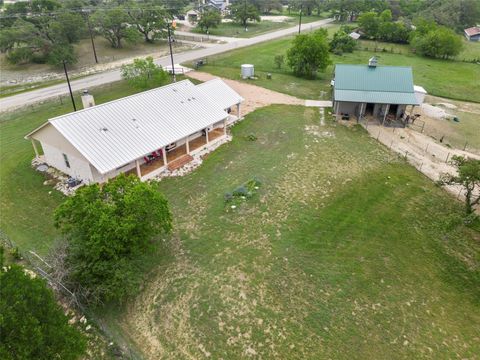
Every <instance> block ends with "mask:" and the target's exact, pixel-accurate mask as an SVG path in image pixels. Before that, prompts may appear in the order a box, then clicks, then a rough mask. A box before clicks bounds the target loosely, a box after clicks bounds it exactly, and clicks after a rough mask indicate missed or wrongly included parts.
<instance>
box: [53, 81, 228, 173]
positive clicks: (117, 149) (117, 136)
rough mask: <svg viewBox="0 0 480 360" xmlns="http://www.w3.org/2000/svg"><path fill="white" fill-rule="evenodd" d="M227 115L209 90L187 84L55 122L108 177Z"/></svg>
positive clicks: (71, 115)
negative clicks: (112, 172) (207, 91)
mask: <svg viewBox="0 0 480 360" xmlns="http://www.w3.org/2000/svg"><path fill="white" fill-rule="evenodd" d="M227 116H228V114H227V113H226V112H225V111H224V110H223V108H222V107H221V106H218V105H217V104H215V103H214V101H212V100H211V99H210V97H209V96H208V95H207V94H206V93H205V92H204V91H201V90H200V89H199V88H198V87H197V86H195V85H194V84H193V83H191V82H190V81H189V80H183V81H180V82H178V83H174V84H171V85H167V86H163V87H160V88H156V89H153V90H149V91H145V92H142V93H139V94H135V95H132V96H128V97H125V98H121V99H118V100H114V101H110V102H108V103H104V104H101V105H97V106H94V107H91V108H87V109H83V110H80V111H77V112H73V113H70V114H66V115H62V116H58V117H56V118H53V119H50V120H49V123H50V124H52V125H53V126H54V127H55V128H56V129H57V130H58V131H59V132H60V133H61V134H62V135H63V136H64V137H65V138H66V139H67V140H68V141H69V142H70V143H71V144H72V145H73V146H74V147H75V148H76V149H77V150H78V151H79V152H80V153H81V154H82V155H83V156H85V158H86V159H87V160H88V161H89V162H90V163H91V164H92V165H93V166H94V167H95V168H96V169H97V170H98V171H99V172H100V173H101V174H105V173H107V172H109V171H112V170H114V169H116V168H119V167H121V166H123V165H125V164H128V163H129V162H131V161H133V160H135V159H138V158H141V157H143V156H145V155H146V154H149V153H151V152H152V151H154V150H157V149H160V148H162V147H163V146H165V145H168V144H170V143H172V142H175V141H177V140H179V139H182V138H184V137H186V136H187V135H190V134H193V133H195V132H198V131H200V130H202V129H204V128H206V127H208V126H210V125H211V124H213V123H215V122H218V121H221V120H223V119H225V118H226V117H227Z"/></svg>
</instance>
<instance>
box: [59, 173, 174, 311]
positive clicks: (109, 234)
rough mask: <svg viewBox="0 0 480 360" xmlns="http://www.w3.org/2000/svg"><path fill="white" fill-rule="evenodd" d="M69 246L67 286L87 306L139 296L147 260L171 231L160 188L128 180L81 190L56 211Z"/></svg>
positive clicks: (169, 214) (130, 178) (117, 178)
mask: <svg viewBox="0 0 480 360" xmlns="http://www.w3.org/2000/svg"><path fill="white" fill-rule="evenodd" d="M54 220H55V222H54V224H55V226H56V227H57V228H58V229H60V231H61V233H62V234H64V235H65V236H66V238H67V241H68V249H67V256H66V259H65V261H66V263H65V266H66V268H67V269H66V270H67V271H68V281H69V282H68V283H69V285H70V286H71V287H73V288H74V289H76V290H79V291H81V292H82V294H83V296H84V299H85V301H87V302H90V303H92V304H97V303H101V302H105V301H118V302H121V301H123V300H125V299H126V298H127V297H128V296H129V295H131V294H132V293H134V292H135V291H137V290H138V287H139V284H140V281H141V279H142V276H141V274H142V271H141V266H142V255H145V254H146V253H147V252H148V251H149V250H152V247H153V246H154V244H155V243H154V242H153V238H154V237H155V236H157V235H160V234H163V233H169V232H170V231H171V229H172V216H171V213H170V210H169V207H168V202H167V200H166V199H165V198H164V197H163V195H162V194H160V193H159V192H158V190H157V188H156V184H155V183H154V182H153V183H145V182H141V181H140V180H139V179H138V178H137V177H135V176H133V175H130V176H126V175H124V174H122V175H119V176H118V177H116V178H115V179H113V180H111V181H109V182H107V183H106V184H103V185H102V186H100V185H98V184H93V185H89V186H85V187H83V188H81V189H79V190H78V191H77V192H76V194H75V195H74V196H72V197H70V198H68V199H67V200H66V201H65V202H64V203H63V204H61V205H60V206H59V207H58V208H57V209H56V211H55V216H54Z"/></svg>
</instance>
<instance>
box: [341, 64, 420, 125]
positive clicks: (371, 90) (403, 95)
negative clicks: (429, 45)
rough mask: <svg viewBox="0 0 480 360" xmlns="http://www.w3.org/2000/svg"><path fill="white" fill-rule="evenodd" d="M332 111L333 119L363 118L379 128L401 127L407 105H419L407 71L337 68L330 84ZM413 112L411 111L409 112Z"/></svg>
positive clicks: (398, 67) (399, 69) (370, 67)
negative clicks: (374, 121)
mask: <svg viewBox="0 0 480 360" xmlns="http://www.w3.org/2000/svg"><path fill="white" fill-rule="evenodd" d="M333 86H334V89H333V109H334V113H335V115H336V116H337V118H344V119H350V118H353V117H355V118H356V119H357V121H359V120H361V119H363V118H370V119H372V120H378V121H380V123H381V124H385V125H387V124H391V123H396V122H397V121H398V122H399V123H400V124H401V123H402V121H403V119H404V117H405V112H406V108H407V106H408V105H412V106H415V105H419V101H418V99H417V97H416V96H415V90H414V85H413V74H412V68H411V67H403V66H379V65H378V64H377V59H376V58H375V57H373V58H371V59H370V60H369V64H368V65H347V64H337V65H336V66H335V74H334V82H333ZM412 109H413V108H412Z"/></svg>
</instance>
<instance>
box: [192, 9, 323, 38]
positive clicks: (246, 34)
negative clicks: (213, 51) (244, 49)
mask: <svg viewBox="0 0 480 360" xmlns="http://www.w3.org/2000/svg"><path fill="white" fill-rule="evenodd" d="M286 16H290V17H291V18H290V19H289V20H287V21H281V22H276V21H268V20H264V21H260V22H254V23H252V22H249V23H248V26H247V29H248V31H245V28H244V27H243V26H242V25H241V24H239V23H236V22H224V23H221V24H220V25H218V27H216V28H211V29H209V33H210V35H216V36H227V37H239V38H250V37H254V36H257V35H260V34H264V33H267V32H271V31H275V30H280V29H286V28H289V27H292V26H295V25H297V24H298V21H299V18H298V15H293V14H292V15H286ZM321 19H324V17H323V16H302V24H308V23H310V22H313V21H318V20H321ZM191 32H194V33H198V34H204V33H205V32H204V31H202V30H201V29H200V28H197V27H194V28H192V29H191Z"/></svg>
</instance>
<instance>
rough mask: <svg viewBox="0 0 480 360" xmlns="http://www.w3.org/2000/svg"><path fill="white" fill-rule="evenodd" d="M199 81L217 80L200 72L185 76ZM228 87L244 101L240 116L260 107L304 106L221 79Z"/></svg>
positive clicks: (274, 93) (278, 94)
mask: <svg viewBox="0 0 480 360" xmlns="http://www.w3.org/2000/svg"><path fill="white" fill-rule="evenodd" d="M186 75H187V76H188V77H191V78H193V79H196V80H200V81H208V80H212V79H215V78H217V76H214V75H212V74H208V73H205V72H200V71H190V72H188V73H187V74H186ZM221 79H222V80H223V81H224V82H225V83H226V84H228V86H230V87H231V88H232V89H233V90H235V91H236V92H237V93H239V94H240V95H241V96H242V97H243V98H244V99H245V101H244V102H243V103H242V109H241V112H242V116H243V115H246V114H248V113H250V112H252V111H254V110H255V109H258V108H260V107H264V106H268V105H272V104H286V105H304V104H305V100H302V99H299V98H296V97H294V96H290V95H286V94H282V93H279V92H276V91H273V90H268V89H265V88H263V87H260V86H257V85H252V84H246V83H244V82H241V81H236V80H230V79H225V78H221Z"/></svg>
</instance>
